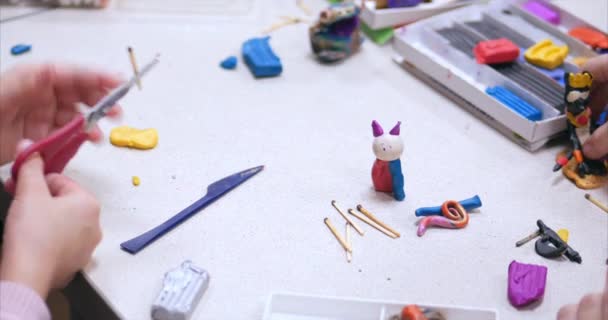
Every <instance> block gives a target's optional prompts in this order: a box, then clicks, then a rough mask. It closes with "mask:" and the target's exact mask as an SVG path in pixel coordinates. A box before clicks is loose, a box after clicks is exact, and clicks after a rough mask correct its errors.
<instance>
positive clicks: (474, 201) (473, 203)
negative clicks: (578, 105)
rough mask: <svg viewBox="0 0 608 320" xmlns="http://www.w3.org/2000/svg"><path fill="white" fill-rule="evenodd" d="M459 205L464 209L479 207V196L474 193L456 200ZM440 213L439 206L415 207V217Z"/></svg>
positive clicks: (469, 209)
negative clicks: (467, 197) (471, 195)
mask: <svg viewBox="0 0 608 320" xmlns="http://www.w3.org/2000/svg"><path fill="white" fill-rule="evenodd" d="M458 202H459V203H460V205H461V206H462V207H463V208H464V209H465V210H466V211H471V210H473V209H476V208H479V207H481V198H479V196H478V195H474V196H473V197H471V198H469V199H464V200H461V201H458ZM436 215H439V216H440V215H442V213H441V206H437V207H425V208H418V209H416V217H426V216H436Z"/></svg>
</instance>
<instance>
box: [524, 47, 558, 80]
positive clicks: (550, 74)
mask: <svg viewBox="0 0 608 320" xmlns="http://www.w3.org/2000/svg"><path fill="white" fill-rule="evenodd" d="M526 50H528V49H527V48H519V52H520V54H519V58H517V60H518V61H519V62H521V63H523V64H527V65H528V66H530V67H532V68H534V69H536V70H538V71H540V72H541V73H543V74H545V75H546V76H547V77H549V78H551V79H553V80H555V81H556V82H557V83H559V84H560V85H561V86H562V87H565V86H566V80H565V79H564V74H565V72H566V71H564V68H563V67H557V68H555V69H553V70H548V69H545V68H541V67H537V66H535V65H533V64H531V63H528V61H526V58H525V57H524V54H525V52H526Z"/></svg>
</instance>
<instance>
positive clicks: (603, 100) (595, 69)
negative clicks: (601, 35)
mask: <svg viewBox="0 0 608 320" xmlns="http://www.w3.org/2000/svg"><path fill="white" fill-rule="evenodd" d="M582 69H583V70H586V71H589V72H590V73H591V74H592V75H593V88H592V89H591V102H590V104H589V107H590V108H591V111H592V114H593V115H594V116H595V118H597V117H598V116H599V115H600V113H602V112H603V111H604V107H605V106H606V104H608V55H605V54H604V55H601V56H599V57H597V58H593V59H591V60H589V61H587V63H586V64H585V65H584V66H583V68H582ZM583 153H585V156H586V157H589V158H591V159H600V158H602V157H604V156H607V155H608V123H605V124H604V125H602V126H601V127H599V128H597V129H596V130H595V132H593V135H591V137H590V138H589V139H588V140H587V142H585V145H584V146H583Z"/></svg>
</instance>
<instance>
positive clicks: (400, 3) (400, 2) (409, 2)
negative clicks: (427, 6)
mask: <svg viewBox="0 0 608 320" xmlns="http://www.w3.org/2000/svg"><path fill="white" fill-rule="evenodd" d="M421 2H422V0H388V2H387V7H389V8H404V7H415V6H417V5H419V4H420V3H421Z"/></svg>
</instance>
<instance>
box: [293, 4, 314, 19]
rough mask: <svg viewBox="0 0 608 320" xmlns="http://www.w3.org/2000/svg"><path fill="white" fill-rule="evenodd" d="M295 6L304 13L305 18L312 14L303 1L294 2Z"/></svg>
mask: <svg viewBox="0 0 608 320" xmlns="http://www.w3.org/2000/svg"><path fill="white" fill-rule="evenodd" d="M296 4H297V5H298V7H299V8H300V9H301V10H302V11H304V13H306V15H307V16H309V15H311V14H312V11H311V10H310V8H309V7H308V6H307V5H306V4H305V3H304V0H296Z"/></svg>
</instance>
